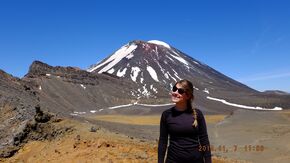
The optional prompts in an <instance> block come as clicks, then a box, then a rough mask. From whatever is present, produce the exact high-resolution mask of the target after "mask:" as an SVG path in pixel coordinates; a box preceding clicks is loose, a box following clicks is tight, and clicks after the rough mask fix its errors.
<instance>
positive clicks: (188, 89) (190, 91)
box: [175, 79, 198, 127]
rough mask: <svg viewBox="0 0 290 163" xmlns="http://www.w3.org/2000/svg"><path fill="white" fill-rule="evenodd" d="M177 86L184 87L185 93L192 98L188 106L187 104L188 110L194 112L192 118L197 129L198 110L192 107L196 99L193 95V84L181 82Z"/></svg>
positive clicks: (185, 81)
mask: <svg viewBox="0 0 290 163" xmlns="http://www.w3.org/2000/svg"><path fill="white" fill-rule="evenodd" d="M176 84H180V85H181V86H182V88H183V89H184V90H185V93H186V94H187V95H188V96H190V98H189V100H187V102H186V104H187V109H191V110H192V116H193V118H194V121H193V123H192V126H193V127H197V125H198V123H197V112H196V109H195V108H194V107H193V106H192V101H193V99H194V95H193V84H192V83H191V82H190V81H188V80H186V79H183V80H180V81H178V82H176V83H175V85H176Z"/></svg>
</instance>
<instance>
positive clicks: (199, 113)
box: [195, 108, 203, 115]
mask: <svg viewBox="0 0 290 163" xmlns="http://www.w3.org/2000/svg"><path fill="white" fill-rule="evenodd" d="M195 110H196V113H197V115H203V112H202V111H201V110H200V109H198V108H195Z"/></svg>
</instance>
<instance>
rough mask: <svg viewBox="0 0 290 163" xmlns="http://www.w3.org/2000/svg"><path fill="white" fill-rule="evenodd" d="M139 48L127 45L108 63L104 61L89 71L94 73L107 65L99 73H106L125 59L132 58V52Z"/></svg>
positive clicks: (134, 45) (111, 57)
mask: <svg viewBox="0 0 290 163" xmlns="http://www.w3.org/2000/svg"><path fill="white" fill-rule="evenodd" d="M137 47H138V46H137V45H136V44H131V45H129V44H127V45H125V46H123V47H121V48H120V49H119V50H117V51H116V52H115V53H114V54H113V55H111V56H110V58H108V59H107V60H106V61H104V62H103V63H101V64H98V65H97V66H95V67H92V68H90V69H88V72H93V71H94V70H96V69H98V68H99V67H102V66H104V65H106V64H107V65H106V66H105V67H104V68H102V69H101V70H100V71H99V72H98V73H102V72H105V71H108V70H109V69H111V68H112V67H113V66H115V65H116V64H117V63H118V62H120V61H121V60H122V59H123V58H124V57H128V56H129V58H130V57H132V54H131V53H132V52H133V51H134V50H135V49H136V48H137Z"/></svg>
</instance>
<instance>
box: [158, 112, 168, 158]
mask: <svg viewBox="0 0 290 163" xmlns="http://www.w3.org/2000/svg"><path fill="white" fill-rule="evenodd" d="M167 141H168V129H167V124H166V114H165V112H163V113H162V115H161V119H160V136H159V142H158V163H164V157H165V153H166V150H167Z"/></svg>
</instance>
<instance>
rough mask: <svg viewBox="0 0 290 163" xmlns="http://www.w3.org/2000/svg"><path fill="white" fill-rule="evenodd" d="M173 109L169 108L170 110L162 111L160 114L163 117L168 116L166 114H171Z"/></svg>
mask: <svg viewBox="0 0 290 163" xmlns="http://www.w3.org/2000/svg"><path fill="white" fill-rule="evenodd" d="M173 108H174V107H171V108H169V109H166V110H164V111H163V112H162V114H163V115H168V114H170V113H171V112H172V109H173Z"/></svg>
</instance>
